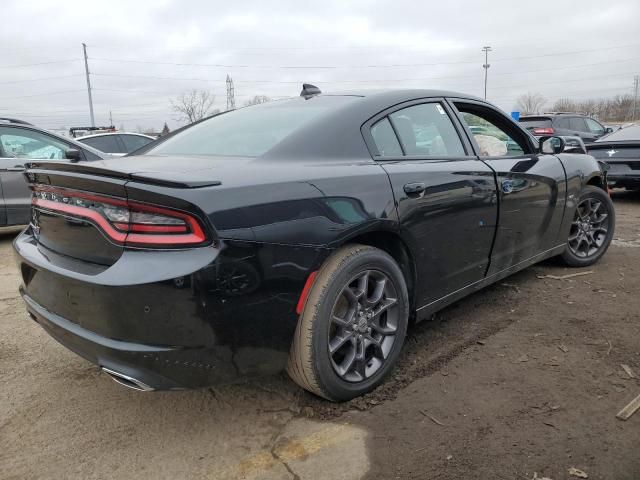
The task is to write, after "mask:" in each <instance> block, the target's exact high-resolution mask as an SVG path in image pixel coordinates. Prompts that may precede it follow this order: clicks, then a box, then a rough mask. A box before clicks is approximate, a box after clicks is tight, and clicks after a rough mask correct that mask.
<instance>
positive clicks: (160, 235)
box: [31, 187, 207, 247]
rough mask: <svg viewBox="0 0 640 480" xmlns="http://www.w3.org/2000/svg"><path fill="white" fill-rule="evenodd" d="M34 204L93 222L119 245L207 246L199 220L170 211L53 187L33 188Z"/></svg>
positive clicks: (189, 215) (32, 201) (187, 214)
mask: <svg viewBox="0 0 640 480" xmlns="http://www.w3.org/2000/svg"><path fill="white" fill-rule="evenodd" d="M31 203H32V204H33V205H34V206H36V207H40V208H43V209H45V210H49V211H53V212H60V213H63V214H66V215H70V216H73V217H80V218H83V219H85V220H87V221H90V222H92V223H93V224H94V225H96V226H97V227H99V228H100V229H101V230H102V231H103V232H104V233H105V234H106V235H107V236H108V237H109V238H110V239H111V240H112V241H113V242H115V243H118V244H120V245H127V246H137V247H180V246H196V245H203V244H205V243H207V236H206V234H205V233H204V229H203V228H202V225H201V224H200V222H199V221H198V219H197V218H196V217H194V216H193V215H191V214H189V213H185V212H181V211H178V210H173V209H170V208H164V207H157V206H155V205H147V204H144V203H137V202H130V201H128V200H124V199H119V198H112V197H107V196H102V195H95V194H88V193H84V192H76V191H72V190H66V189H54V188H50V187H34V188H33V197H32V200H31Z"/></svg>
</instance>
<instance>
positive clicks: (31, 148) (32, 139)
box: [0, 126, 69, 225]
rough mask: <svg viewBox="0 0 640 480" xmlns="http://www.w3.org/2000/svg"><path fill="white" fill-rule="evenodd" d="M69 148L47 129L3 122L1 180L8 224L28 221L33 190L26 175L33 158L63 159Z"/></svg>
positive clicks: (0, 138)
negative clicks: (17, 125) (42, 130)
mask: <svg viewBox="0 0 640 480" xmlns="http://www.w3.org/2000/svg"><path fill="white" fill-rule="evenodd" d="M68 148H69V146H68V145H66V144H64V143H63V142H61V141H59V140H57V139H55V138H53V137H50V136H49V135H46V134H44V133H41V132H38V131H35V130H30V129H28V128H23V127H14V126H0V181H1V182H2V194H3V197H4V208H5V212H6V225H24V224H27V223H29V219H30V218H29V215H30V210H31V192H30V191H29V188H28V187H27V182H26V181H25V178H24V175H23V174H24V165H25V163H27V162H29V161H30V160H63V159H65V152H66V150H67V149H68Z"/></svg>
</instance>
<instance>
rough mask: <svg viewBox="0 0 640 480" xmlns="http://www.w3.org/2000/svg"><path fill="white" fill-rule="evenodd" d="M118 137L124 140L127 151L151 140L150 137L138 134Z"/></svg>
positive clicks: (142, 145) (140, 146)
mask: <svg viewBox="0 0 640 480" xmlns="http://www.w3.org/2000/svg"><path fill="white" fill-rule="evenodd" d="M120 139H121V140H122V141H123V142H124V147H125V150H126V151H127V153H129V152H133V151H134V150H138V149H139V148H142V147H144V146H145V145H147V144H148V143H150V142H153V140H151V139H150V138H147V137H141V136H140V135H120Z"/></svg>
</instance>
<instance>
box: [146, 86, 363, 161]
mask: <svg viewBox="0 0 640 480" xmlns="http://www.w3.org/2000/svg"><path fill="white" fill-rule="evenodd" d="M356 98H358V97H350V96H318V97H313V98H310V99H308V100H305V99H304V98H295V99H291V100H285V101H277V102H270V103H264V104H262V105H256V106H252V107H246V108H241V109H239V110H234V111H232V112H226V113H224V114H222V115H218V116H215V117H212V118H210V119H208V120H205V121H203V122H201V123H198V124H196V125H194V126H192V127H189V128H187V129H185V130H184V131H182V132H180V133H177V134H176V135H174V136H173V137H170V138H168V139H167V140H166V141H164V142H162V143H160V144H159V145H158V146H157V147H154V148H152V149H150V150H149V151H148V152H146V154H147V155H224V156H243V157H257V156H259V155H262V154H263V153H265V152H266V151H267V150H270V149H271V148H273V147H274V146H275V145H276V144H278V143H279V142H280V141H282V140H283V139H284V138H285V137H287V136H288V135H290V134H291V133H292V132H293V131H295V130H297V129H299V128H301V127H303V126H305V125H306V124H308V123H309V122H311V121H312V120H315V119H317V118H318V117H320V116H321V115H322V114H325V113H327V112H328V111H330V110H335V109H338V108H340V107H342V106H344V105H346V104H347V103H349V102H352V101H354V100H355V99H356Z"/></svg>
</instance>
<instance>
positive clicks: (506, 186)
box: [452, 100, 566, 275]
mask: <svg viewBox="0 0 640 480" xmlns="http://www.w3.org/2000/svg"><path fill="white" fill-rule="evenodd" d="M452 104H453V106H454V107H455V108H456V109H457V111H458V118H459V119H460V120H461V123H463V124H464V126H465V127H466V129H467V133H468V136H469V139H470V140H471V141H472V142H473V144H474V145H475V148H476V151H477V152H478V158H480V159H481V160H482V161H483V162H484V163H485V164H486V165H488V166H489V167H491V168H492V169H493V171H494V172H495V174H496V185H497V189H498V195H499V196H500V202H499V203H500V214H499V219H498V230H497V232H496V240H495V244H494V247H493V251H492V256H491V266H490V269H489V272H488V273H489V275H491V274H493V273H497V272H500V271H501V270H504V269H506V268H508V267H510V266H512V265H516V264H518V263H520V262H523V261H525V260H528V259H530V258H532V257H534V256H536V255H538V254H540V253H542V252H545V251H546V250H549V249H551V248H553V247H555V246H557V236H558V232H559V230H560V224H561V222H562V216H563V212H564V207H565V196H566V180H565V173H564V168H563V166H562V164H561V162H560V160H559V159H558V158H557V157H555V156H554V155H546V154H541V153H538V152H537V149H536V146H535V145H534V143H533V141H532V140H531V139H530V137H529V135H527V133H526V132H524V130H522V129H521V128H519V127H518V126H517V125H516V124H514V123H513V121H512V120H511V119H510V118H508V117H507V116H506V115H504V114H502V113H501V112H500V111H498V110H497V109H495V108H493V107H490V106H489V105H487V104H484V103H481V102H471V101H456V100H453V101H452Z"/></svg>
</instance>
